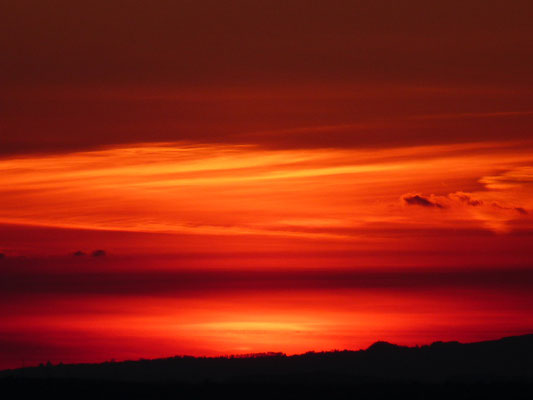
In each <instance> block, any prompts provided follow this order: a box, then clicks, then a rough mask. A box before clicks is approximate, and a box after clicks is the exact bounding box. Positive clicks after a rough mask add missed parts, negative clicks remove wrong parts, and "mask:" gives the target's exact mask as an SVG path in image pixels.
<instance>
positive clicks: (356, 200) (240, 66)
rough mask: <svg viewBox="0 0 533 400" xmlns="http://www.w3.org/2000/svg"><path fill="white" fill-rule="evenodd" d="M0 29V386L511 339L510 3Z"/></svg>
mask: <svg viewBox="0 0 533 400" xmlns="http://www.w3.org/2000/svg"><path fill="white" fill-rule="evenodd" d="M0 16H1V17H0V22H1V23H0V51H1V54H2V56H1V57H0V69H1V71H2V73H1V74H0V85H1V86H2V90H1V91H0V171H1V175H0V176H1V177H0V253H1V254H2V256H0V299H1V301H2V305H3V306H2V307H1V308H0V368H13V367H19V366H22V365H36V364H38V363H41V362H47V361H48V360H50V361H52V362H54V363H57V362H100V361H105V360H110V359H116V360H124V359H138V358H153V357H165V356H173V355H176V354H191V355H197V356H200V355H202V356H204V355H207V356H215V355H227V354H246V353H257V352H265V351H282V352H286V353H288V354H294V353H301V352H305V351H323V350H332V349H360V348H365V347H367V346H368V345H370V344H371V343H373V342H375V341H377V340H388V341H391V342H395V343H399V344H405V345H419V344H427V343H430V342H432V341H435V340H461V341H477V340H485V339H494V338H498V337H502V336H507V335H514V334H523V333H531V332H532V329H533V317H532V315H533V312H532V311H533V295H532V293H533V265H532V264H531V260H532V259H533V257H532V256H533V250H532V249H531V239H532V235H533V134H532V133H531V129H532V127H533V103H532V101H531V99H532V98H533V96H532V95H533V78H532V75H531V70H533V53H531V51H530V49H531V47H532V45H533V28H532V26H531V22H530V21H531V19H532V18H533V6H532V5H531V4H530V2H528V1H513V2H500V1H461V2H459V1H447V2H432V3H428V2H422V1H420V2H419V1H402V2H394V1H342V0H339V1H327V2H326V1H323V2H321V1H283V2H281V1H280V2H277V1H269V2H263V1H253V2H252V1H226V2H220V1H201V0H200V1H184V0H181V1H164V0H161V1H157V2H153V1H152V2H148V1H140V0H139V1H128V2H122V1H91V2H85V1H77V2H70V1H59V0H58V1H48V2H41V1H36V0H34V1H30V0H20V1H17V2H3V3H2V4H1V5H0ZM96 250H103V252H96V253H95V251H96Z"/></svg>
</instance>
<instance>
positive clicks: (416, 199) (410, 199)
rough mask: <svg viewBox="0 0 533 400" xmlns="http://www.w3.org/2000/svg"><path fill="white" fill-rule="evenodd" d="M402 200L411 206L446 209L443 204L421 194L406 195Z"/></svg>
mask: <svg viewBox="0 0 533 400" xmlns="http://www.w3.org/2000/svg"><path fill="white" fill-rule="evenodd" d="M402 200H403V201H404V202H405V203H406V204H407V205H409V206H421V207H435V208H444V206H443V205H442V204H439V203H437V202H435V201H432V200H430V199H429V198H428V197H425V196H423V195H421V194H405V195H403V196H402Z"/></svg>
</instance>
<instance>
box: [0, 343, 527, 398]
mask: <svg viewBox="0 0 533 400" xmlns="http://www.w3.org/2000/svg"><path fill="white" fill-rule="evenodd" d="M51 381H54V382H56V386H54V387H56V388H57V382H62V383H61V385H60V386H61V387H69V388H70V389H69V391H70V390H76V389H75V388H76V387H79V386H80V385H81V386H83V387H85V388H86V387H87V385H90V384H91V383H93V384H96V385H104V386H105V387H109V385H114V386H113V387H122V388H129V389H132V388H133V387H139V385H141V387H142V388H145V389H146V388H150V389H149V391H152V390H156V392H157V393H159V392H160V391H161V390H163V389H164V388H174V389H175V388H177V387H179V388H180V390H185V389H187V390H191V391H193V392H191V393H196V395H198V393H197V392H194V391H195V390H196V391H198V390H200V388H204V389H205V387H206V386H205V385H208V386H209V390H214V388H218V389H216V390H221V389H220V387H222V388H225V389H227V388H240V389H242V388H245V387H246V388H249V390H253V391H255V390H257V388H258V387H261V388H263V389H262V390H263V391H262V393H263V394H264V393H267V392H268V391H269V390H273V388H283V393H289V392H290V391H291V390H294V391H295V394H297V393H300V392H299V390H304V391H305V390H307V389H309V390H310V393H313V394H316V393H317V392H316V390H318V392H320V390H323V389H324V388H326V387H330V389H331V387H335V388H337V389H339V388H345V389H346V390H356V391H357V393H359V394H362V393H367V392H368V391H370V392H372V393H374V390H375V389H376V388H379V390H381V391H383V390H385V392H383V393H386V392H387V390H389V389H390V390H391V391H392V390H394V391H396V392H395V393H396V397H398V396H399V393H400V392H401V390H402V389H403V390H407V389H409V390H411V389H412V390H415V391H420V390H422V392H423V393H426V392H427V391H428V390H429V392H428V393H432V394H431V396H430V397H432V398H440V397H439V395H438V394H439V393H440V394H443V393H448V395H450V396H455V395H456V394H457V393H456V392H453V390H459V389H460V388H462V387H467V388H469V389H468V390H469V391H470V393H479V394H480V395H481V394H482V395H483V398H492V396H494V395H495V394H496V393H499V392H498V390H497V389H498V388H499V389H501V390H503V393H500V395H501V396H503V397H507V398H517V397H515V396H514V395H517V394H520V395H526V394H528V396H527V397H523V398H532V397H530V396H529V395H531V394H533V390H532V387H533V334H532V335H524V336H514V337H506V338H503V339H499V340H493V341H485V342H477V343H467V344H463V343H459V342H435V343H433V344H431V345H426V346H421V347H405V346H398V345H394V344H390V343H387V342H376V343H374V344H373V345H372V346H370V347H369V348H368V349H366V350H359V351H348V350H344V351H332V352H309V353H305V354H301V355H293V356H286V355H284V354H282V353H265V354H256V355H248V356H229V357H190V356H177V357H171V358H164V359H154V360H139V361H123V362H104V363H100V364H70V365H68V364H60V365H55V366H53V365H47V366H45V365H41V366H39V367H28V368H21V369H14V370H5V371H0V382H2V384H3V385H8V386H9V385H17V384H21V383H22V382H24V386H25V387H28V385H27V382H33V387H40V386H39V385H41V386H42V385H45V382H48V383H49V382H51ZM36 382H37V383H36ZM106 385H107V386H106ZM132 385H133V386H132ZM487 385H488V386H487ZM494 385H496V386H494ZM30 387H31V385H30ZM94 387H95V386H93V388H94ZM312 387H314V388H315V389H311V388H312ZM154 388H156V389H154ZM316 388H319V389H316ZM387 388H389V389H387ZM392 388H395V389H392ZM406 388H407V389H406ZM472 388H475V389H472ZM502 388H503V389H502ZM139 390H140V389H135V393H139ZM169 390H170V389H169ZM209 390H207V392H209ZM247 390H248V389H247ZM379 390H378V391H379ZM397 390H400V392H397ZM409 390H408V394H409V393H411V392H409ZM447 390H448V391H449V390H452V392H447ZM163 391H164V390H163ZM287 391H288V392H287ZM141 392H142V390H141ZM370 392H368V393H367V394H371V393H370ZM69 393H70V392H69ZM209 393H211V392H209ZM209 393H208V394H209ZM343 393H344V392H343ZM380 393H381V392H380ZM417 393H418V392H417ZM461 393H462V392H461ZM208 394H206V396H207V395H208ZM300 394H301V393H300ZM374 394H375V393H374ZM408 394H406V396H407V397H409V395H408ZM196 395H195V396H196ZM273 395H274V394H273ZM511 395H512V396H511ZM196 397H198V396H196ZM200 397H201V396H200ZM298 397H299V396H298ZM400 397H401V396H400ZM462 397H464V396H462ZM466 398H471V397H466ZM518 398H522V397H518Z"/></svg>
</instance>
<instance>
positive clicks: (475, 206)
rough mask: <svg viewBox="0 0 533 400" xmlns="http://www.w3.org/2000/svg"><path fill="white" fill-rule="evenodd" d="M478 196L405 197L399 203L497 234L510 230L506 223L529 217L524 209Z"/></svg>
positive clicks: (409, 194)
mask: <svg viewBox="0 0 533 400" xmlns="http://www.w3.org/2000/svg"><path fill="white" fill-rule="evenodd" d="M481 196H483V192H480V193H476V194H471V193H465V192H453V193H449V194H447V195H442V196H439V195H434V194H431V195H424V194H421V193H406V194H404V195H402V196H401V198H400V200H401V202H402V204H404V205H405V206H408V207H419V208H425V209H441V210H445V211H446V215H445V216H443V217H444V218H446V219H450V220H463V221H464V220H477V221H482V222H483V224H484V225H485V226H486V227H487V228H488V229H490V230H492V231H494V232H500V233H505V232H508V231H509V230H510V228H509V226H508V223H509V222H510V221H512V220H516V219H518V218H521V217H525V216H527V215H528V214H529V213H528V211H527V210H526V209H525V208H524V207H521V206H516V205H514V204H508V203H507V202H505V201H504V200H498V201H496V200H489V199H481V198H480V197H481ZM487 197H488V196H487Z"/></svg>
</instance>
